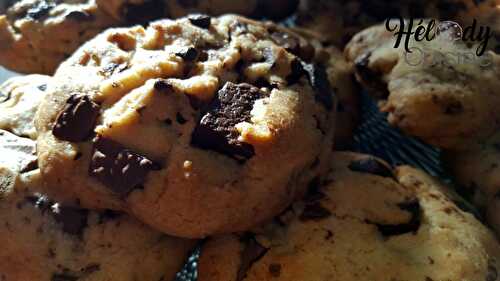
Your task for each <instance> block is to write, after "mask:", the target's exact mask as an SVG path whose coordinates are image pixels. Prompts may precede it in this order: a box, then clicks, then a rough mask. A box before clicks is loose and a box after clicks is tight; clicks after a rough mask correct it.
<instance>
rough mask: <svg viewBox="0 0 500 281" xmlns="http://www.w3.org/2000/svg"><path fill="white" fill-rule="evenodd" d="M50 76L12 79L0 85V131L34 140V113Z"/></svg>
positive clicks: (32, 75)
mask: <svg viewBox="0 0 500 281" xmlns="http://www.w3.org/2000/svg"><path fill="white" fill-rule="evenodd" d="M50 79H51V77H50V76H45V75H38V74H31V75H26V76H19V77H13V78H10V79H9V80H7V81H5V82H4V83H3V84H1V85H0V129H3V130H7V131H10V132H12V133H14V134H16V135H18V136H23V137H29V138H31V139H36V136H37V134H36V129H35V123H34V118H35V113H36V111H37V109H38V106H39V105H40V102H41V100H42V99H43V97H44V96H45V90H46V89H47V85H48V83H50Z"/></svg>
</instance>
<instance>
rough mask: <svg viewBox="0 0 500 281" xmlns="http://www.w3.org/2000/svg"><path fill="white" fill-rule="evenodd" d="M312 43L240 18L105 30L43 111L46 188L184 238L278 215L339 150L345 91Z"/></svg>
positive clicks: (59, 79)
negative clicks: (336, 141)
mask: <svg viewBox="0 0 500 281" xmlns="http://www.w3.org/2000/svg"><path fill="white" fill-rule="evenodd" d="M304 44H305V40H304V39H302V38H301V37H300V36H298V35H296V34H294V33H292V32H289V31H287V30H285V29H281V28H279V27H278V26H276V25H274V24H271V23H265V24H262V23H258V22H253V21H250V20H248V19H245V18H241V17H235V16H223V17H220V18H210V17H207V16H200V15H198V16H192V17H188V18H182V19H179V20H176V21H171V20H165V21H158V22H155V23H152V24H151V25H150V26H149V27H148V28H147V29H144V28H142V27H133V28H127V29H111V30H108V31H106V32H105V33H103V34H101V35H99V36H98V37H96V38H95V39H94V40H92V41H90V42H89V43H87V44H86V45H84V46H83V47H82V48H81V49H79V51H78V52H76V53H75V55H74V56H72V57H71V58H70V59H69V60H68V61H66V62H65V63H64V64H62V65H61V67H60V68H59V69H58V71H57V73H56V74H55V77H54V83H52V84H51V85H52V87H50V88H49V90H48V95H47V97H46V99H45V100H44V102H43V103H42V105H41V107H40V110H39V111H38V112H39V114H38V116H37V117H38V119H37V121H36V122H37V129H38V131H39V133H40V135H39V138H38V141H39V142H38V146H39V156H40V166H41V169H42V173H43V174H44V176H45V178H46V179H47V181H48V182H49V185H50V183H59V184H58V185H55V184H53V186H56V188H57V186H59V187H60V188H61V190H55V189H54V190H52V191H50V190H49V191H48V192H52V193H51V194H53V195H54V196H56V197H57V198H61V197H64V199H65V200H64V201H71V200H73V201H76V200H78V201H79V202H80V203H81V204H82V205H83V206H88V207H94V208H95V207H97V208H118V209H122V208H125V210H127V211H129V212H131V213H133V214H134V215H136V216H138V217H139V218H140V219H141V220H143V221H145V222H147V223H149V224H150V225H153V226H154V227H157V228H159V229H161V230H163V231H165V232H167V233H170V234H173V235H179V236H187V237H201V236H205V235H209V234H212V233H220V232H228V231H236V230H244V229H247V228H248V227H250V226H252V225H254V224H256V223H258V222H261V221H262V220H265V219H268V218H270V217H272V216H274V215H275V214H276V213H279V212H280V211H282V209H283V208H284V207H285V206H287V205H288V204H289V203H290V202H291V201H292V200H293V199H294V198H295V197H297V196H300V195H301V194H302V193H303V192H304V189H305V187H306V185H307V184H308V183H309V181H311V180H312V179H314V178H315V177H317V176H318V175H321V174H322V172H324V171H325V170H326V168H327V167H326V166H327V165H328V163H326V161H324V159H327V158H328V157H329V154H330V151H331V147H332V139H333V136H332V130H333V128H332V127H333V123H334V119H333V117H334V112H335V107H336V101H335V99H334V97H333V96H332V90H331V87H330V85H329V82H328V76H327V74H326V72H325V70H324V68H323V67H322V66H318V65H315V64H311V63H308V62H307V59H310V58H312V57H313V56H314V49H311V48H305V47H304V48H305V49H304V48H303V47H302V46H304ZM311 50H312V52H313V54H312V56H311V54H310V53H309V52H310V51H311ZM294 54H296V55H294ZM74 108H77V109H78V110H73V109H74ZM76 128H79V129H78V130H76ZM93 134H96V137H95V138H93V140H92V135H93ZM290 140H293V142H290ZM122 154H125V155H126V156H127V161H129V162H127V161H124V162H114V160H113V159H114V158H115V157H118V160H119V159H121V158H119V157H120V155H122ZM113 163H115V164H113ZM114 165H117V166H114ZM125 167H131V168H130V170H127V169H125V170H123V171H121V170H122V168H125ZM116 169H118V170H119V171H121V173H122V174H121V176H116V175H115V174H114V172H113V171H116Z"/></svg>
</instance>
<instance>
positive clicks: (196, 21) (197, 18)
mask: <svg viewBox="0 0 500 281" xmlns="http://www.w3.org/2000/svg"><path fill="white" fill-rule="evenodd" d="M188 19H189V21H190V22H191V24H192V25H195V26H197V27H201V28H205V29H207V28H209V27H210V22H211V20H212V18H210V16H207V15H201V14H195V15H189V16H188Z"/></svg>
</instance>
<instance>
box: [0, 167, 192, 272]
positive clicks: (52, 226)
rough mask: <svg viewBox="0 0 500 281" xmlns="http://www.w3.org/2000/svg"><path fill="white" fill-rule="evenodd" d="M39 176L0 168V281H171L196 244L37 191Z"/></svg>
mask: <svg viewBox="0 0 500 281" xmlns="http://www.w3.org/2000/svg"><path fill="white" fill-rule="evenodd" d="M41 184H42V179H41V178H40V173H39V172H38V171H33V172H29V173H25V174H22V175H19V174H16V173H15V172H12V171H9V170H8V169H6V168H3V167H2V168H0V186H1V187H2V188H1V189H0V190H1V194H0V218H1V221H2V224H1V226H0V237H1V239H2V241H3V242H4V243H5V244H4V245H3V246H2V251H1V252H0V259H1V260H2V262H1V263H0V279H1V280H40V281H55V280H82V279H85V280H124V281H125V280H130V281H132V280H150V281H157V280H174V277H175V275H176V273H177V272H178V271H179V270H180V269H181V268H182V265H183V264H184V261H185V260H186V259H187V256H188V254H189V252H190V251H191V249H192V248H193V247H194V244H195V242H194V241H192V240H183V239H180V238H173V237H170V236H167V235H164V234H162V233H160V232H157V231H155V230H152V229H151V228H149V227H148V226H145V225H144V224H142V223H140V222H138V221H137V220H135V219H133V218H131V217H129V216H127V215H125V214H121V213H117V212H113V211H109V210H107V211H99V212H97V211H89V210H86V209H81V208H77V207H70V206H66V205H64V204H62V203H59V202H55V201H53V200H51V199H50V198H48V197H47V196H44V195H42V194H40V193H38V192H37V190H38V189H39V188H38V186H39V185H41Z"/></svg>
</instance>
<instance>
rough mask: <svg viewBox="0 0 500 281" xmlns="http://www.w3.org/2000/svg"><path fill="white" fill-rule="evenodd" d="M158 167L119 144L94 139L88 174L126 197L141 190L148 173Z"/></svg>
mask: <svg viewBox="0 0 500 281" xmlns="http://www.w3.org/2000/svg"><path fill="white" fill-rule="evenodd" d="M159 169H160V166H159V165H158V164H156V163H153V161H151V160H150V159H148V158H146V157H145V156H143V155H140V154H138V153H135V152H133V151H131V150H128V149H126V148H125V147H124V146H122V145H121V144H119V143H117V142H115V141H112V140H110V139H106V138H103V137H100V136H98V137H96V138H95V139H94V152H93V154H92V161H91V163H90V167H89V174H90V176H92V177H95V178H96V179H97V180H98V181H100V182H101V183H102V184H104V186H106V187H107V188H109V189H110V190H111V191H113V192H114V193H117V194H119V195H127V194H128V193H130V192H131V191H132V190H134V189H140V188H143V184H144V181H145V180H146V177H147V175H148V173H149V172H150V171H154V170H159Z"/></svg>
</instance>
